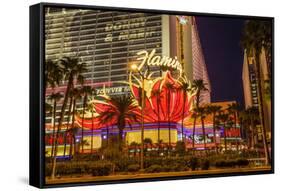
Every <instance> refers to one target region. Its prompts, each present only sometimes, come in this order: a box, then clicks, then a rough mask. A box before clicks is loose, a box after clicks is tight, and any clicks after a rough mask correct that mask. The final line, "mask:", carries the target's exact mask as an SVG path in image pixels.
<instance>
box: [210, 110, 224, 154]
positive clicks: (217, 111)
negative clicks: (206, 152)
mask: <svg viewBox="0 0 281 191" xmlns="http://www.w3.org/2000/svg"><path fill="white" fill-rule="evenodd" d="M206 109H207V113H208V114H212V116H213V138H214V143H215V148H216V153H218V147H217V139H216V120H217V119H216V118H217V114H218V113H219V112H220V111H221V106H219V105H208V106H207V108H206Z"/></svg>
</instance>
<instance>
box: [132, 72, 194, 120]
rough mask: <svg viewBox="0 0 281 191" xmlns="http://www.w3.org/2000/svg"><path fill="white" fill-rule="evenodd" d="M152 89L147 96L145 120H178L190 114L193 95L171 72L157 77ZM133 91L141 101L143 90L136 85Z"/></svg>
mask: <svg viewBox="0 0 281 191" xmlns="http://www.w3.org/2000/svg"><path fill="white" fill-rule="evenodd" d="M150 91H151V92H147V96H146V98H145V107H144V114H145V116H144V121H145V122H158V120H160V121H162V122H163V121H166V122H167V121H168V120H169V119H170V122H178V121H180V120H181V119H182V117H183V116H184V117H187V116H188V115H190V110H191V106H192V99H193V96H192V95H191V94H188V92H184V91H183V90H182V89H181V84H180V82H179V81H178V80H175V79H174V78H173V77H172V76H171V74H170V72H167V73H166V74H165V75H164V77H163V78H158V79H156V80H155V81H154V82H153V83H152V85H151V89H150ZM155 92H157V93H155ZM132 93H133V95H134V97H135V98H136V99H137V100H139V102H140V95H141V91H140V89H139V88H138V87H137V86H136V85H133V86H132ZM184 94H185V95H186V100H185V101H184ZM184 102H185V103H184ZM158 104H159V106H158ZM183 112H184V114H183Z"/></svg>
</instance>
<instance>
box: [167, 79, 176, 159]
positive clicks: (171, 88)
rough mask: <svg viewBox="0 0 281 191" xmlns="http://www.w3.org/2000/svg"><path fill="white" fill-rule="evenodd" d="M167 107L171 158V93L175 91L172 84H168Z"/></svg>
mask: <svg viewBox="0 0 281 191" xmlns="http://www.w3.org/2000/svg"><path fill="white" fill-rule="evenodd" d="M166 88H167V90H168V91H166V92H167V93H166V105H167V113H168V131H169V148H168V156H170V152H171V111H170V107H171V106H170V104H171V93H172V91H173V90H174V86H173V84H171V83H166Z"/></svg>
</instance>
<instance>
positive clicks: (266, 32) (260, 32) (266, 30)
mask: <svg viewBox="0 0 281 191" xmlns="http://www.w3.org/2000/svg"><path fill="white" fill-rule="evenodd" d="M271 30H272V26H271V22H269V21H260V20H250V21H247V22H246V23H245V26H244V31H243V36H242V40H241V42H242V46H243V48H244V49H245V50H246V51H247V55H253V56H254V58H255V62H254V64H255V73H256V76H257V94H258V104H259V115H260V125H261V130H262V135H263V146H264V153H265V158H266V164H267V165H268V164H269V161H271V156H270V153H269V148H268V143H267V136H266V135H267V130H266V127H265V119H264V114H265V112H264V108H263V105H264V101H265V100H264V97H263V93H264V90H263V88H262V82H263V79H262V77H261V68H262V67H261V63H260V55H261V52H262V49H263V48H264V49H265V52H266V53H271V45H272V39H271V36H272V31H271ZM268 71H270V70H268Z"/></svg>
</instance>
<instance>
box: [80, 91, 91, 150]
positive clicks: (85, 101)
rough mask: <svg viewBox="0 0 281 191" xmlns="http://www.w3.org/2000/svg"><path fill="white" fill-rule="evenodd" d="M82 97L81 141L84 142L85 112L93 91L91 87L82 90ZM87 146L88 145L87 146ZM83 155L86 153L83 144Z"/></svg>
mask: <svg viewBox="0 0 281 191" xmlns="http://www.w3.org/2000/svg"><path fill="white" fill-rule="evenodd" d="M81 91H82V95H83V110H82V127H81V130H82V137H81V140H82V141H83V140H84V127H83V126H84V119H85V110H86V107H87V101H88V96H89V95H92V92H93V89H92V87H91V86H83V87H82V89H81ZM85 145H86V144H85ZM82 153H84V144H82Z"/></svg>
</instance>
